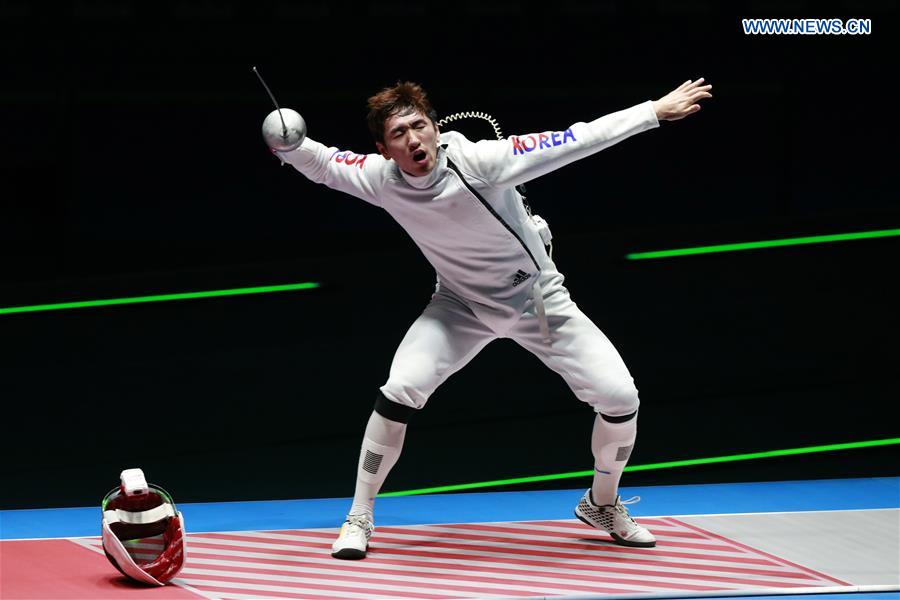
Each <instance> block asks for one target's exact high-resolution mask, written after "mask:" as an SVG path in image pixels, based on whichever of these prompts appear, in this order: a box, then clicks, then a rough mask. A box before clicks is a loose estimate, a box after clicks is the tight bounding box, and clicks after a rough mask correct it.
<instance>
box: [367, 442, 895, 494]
mask: <svg viewBox="0 0 900 600" xmlns="http://www.w3.org/2000/svg"><path fill="white" fill-rule="evenodd" d="M894 444H900V438H888V439H883V440H869V441H866V442H848V443H845V444H828V445H826V446H807V447H806V448H788V449H785V450H770V451H768V452H751V453H749V454H732V455H729V456H713V457H710V458H693V459H688V460H674V461H669V462H660V463H651V464H646V465H634V466H629V467H625V471H626V472H629V471H651V470H654V469H671V468H675V467H688V466H693V465H709V464H714V463H725V462H735V461H741V460H754V459H758V458H772V457H775V456H792V455H795V454H811V453H814V452H831V451H834V450H853V449H856V448H871V447H873V446H891V445H894ZM593 474H594V471H593V470H591V471H573V472H571V473H556V474H554V475H535V476H532V477H516V478H514V479H498V480H496V481H480V482H477V483H461V484H457V485H442V486H438V487H430V488H422V489H418V490H406V491H402V492H387V493H384V494H378V497H379V498H389V497H392V496H393V497H397V496H418V495H421V494H436V493H439V492H456V491H460V490H474V489H478V488H486V487H496V486H501V485H515V484H517V483H534V482H539V481H553V480H558V479H575V478H578V477H591V476H592V475H593Z"/></svg>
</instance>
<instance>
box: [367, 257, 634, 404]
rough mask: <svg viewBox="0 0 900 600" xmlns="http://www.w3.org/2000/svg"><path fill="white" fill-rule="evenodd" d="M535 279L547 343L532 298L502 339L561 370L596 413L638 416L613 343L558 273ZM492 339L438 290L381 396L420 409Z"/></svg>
mask: <svg viewBox="0 0 900 600" xmlns="http://www.w3.org/2000/svg"><path fill="white" fill-rule="evenodd" d="M540 277H541V279H540V284H541V289H542V291H543V294H542V296H543V301H544V310H545V312H546V319H547V325H548V327H549V330H550V338H551V342H550V343H549V344H548V343H546V342H545V341H544V339H543V335H542V334H541V328H540V323H539V319H538V315H537V309H536V307H535V303H534V301H533V300H531V301H529V303H528V305H527V306H526V307H525V311H524V312H523V314H522V317H521V318H520V319H519V321H517V322H516V324H515V325H513V327H512V328H511V329H510V330H509V331H508V332H507V334H506V336H505V337H508V338H511V339H513V340H515V341H516V342H517V343H518V344H519V345H520V346H522V347H523V348H525V349H526V350H528V351H529V352H531V353H532V354H534V355H535V356H537V357H538V358H539V359H540V360H541V361H542V362H543V363H544V364H545V365H547V366H548V367H550V368H551V369H553V370H554V371H555V372H556V373H558V374H559V375H560V376H561V377H562V378H563V379H564V380H565V382H566V383H567V384H568V385H569V388H570V389H571V390H572V392H573V393H574V394H575V396H576V397H577V398H578V399H579V400H581V401H583V402H587V403H588V404H590V405H591V406H592V407H593V409H594V411H595V412H598V413H603V414H605V415H609V416H622V415H627V414H630V413H633V412H634V411H636V410H637V409H638V403H639V401H638V392H637V389H636V388H635V386H634V379H633V378H632V377H631V374H630V373H629V372H628V368H627V367H626V366H625V363H624V361H623V360H622V358H621V357H620V356H619V353H618V352H617V351H616V349H615V348H614V347H613V345H612V343H611V342H610V341H609V340H608V339H607V337H606V336H605V335H603V332H602V331H600V329H599V328H598V327H597V326H596V325H594V323H593V322H592V321H591V320H590V319H589V318H588V317H587V316H586V315H585V314H584V313H583V312H581V310H580V309H579V308H578V307H577V306H576V305H575V303H574V302H573V301H572V299H571V298H570V297H569V291H568V290H567V289H566V288H565V287H564V286H563V284H562V283H563V276H562V275H561V274H560V273H558V272H556V271H550V272H547V273H542V274H541V275H540ZM497 337H498V335H497V334H496V333H495V332H494V331H493V330H491V329H490V328H489V327H488V326H487V325H485V324H484V323H482V322H481V321H479V320H478V318H477V317H476V316H475V315H474V313H473V312H472V311H471V310H470V309H469V308H468V306H466V304H465V302H464V301H462V300H461V299H459V298H458V297H456V296H455V295H454V294H452V293H451V292H448V291H446V290H444V289H442V290H440V291H439V292H437V293H436V294H435V295H434V296H433V297H432V299H431V302H429V304H428V306H427V307H426V308H425V310H424V311H423V312H422V315H421V316H420V317H419V318H418V319H416V321H415V322H414V323H413V324H412V326H411V327H410V328H409V331H407V333H406V336H404V338H403V341H402V342H400V346H399V347H398V348H397V352H396V354H395V355H394V360H393V363H392V364H391V370H390V375H389V377H388V381H387V383H385V384H384V385H383V386H382V387H381V391H382V393H383V394H384V395H385V397H386V398H387V399H388V400H392V401H394V402H397V403H399V404H402V405H404V406H408V407H411V408H415V409H420V408H422V407H423V406H425V403H426V402H427V401H428V398H429V396H431V394H432V393H433V392H434V390H436V389H437V387H438V386H439V385H440V384H441V383H443V381H444V380H445V379H447V378H448V377H450V375H452V374H453V373H455V372H456V371H458V370H459V369H461V368H462V367H464V366H465V365H466V364H467V363H468V362H469V361H470V360H472V359H473V358H474V357H475V355H476V354H478V352H480V351H481V349H482V348H484V347H485V346H486V345H487V344H488V343H490V342H491V341H493V340H494V339H496V338H497Z"/></svg>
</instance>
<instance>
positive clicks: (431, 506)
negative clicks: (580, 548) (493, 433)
mask: <svg viewBox="0 0 900 600" xmlns="http://www.w3.org/2000/svg"><path fill="white" fill-rule="evenodd" d="M620 492H621V494H622V497H623V498H628V497H630V496H633V495H638V496H641V502H640V503H639V504H636V505H632V506H631V507H629V510H630V511H631V513H632V514H633V515H636V516H655V515H696V514H734V513H760V512H794V511H814V510H854V509H877V508H898V507H900V477H874V478H859V479H825V480H812V481H809V480H803V481H777V482H755V483H718V484H702V485H678V486H646V487H630V488H629V487H623V488H622V489H621V490H620ZM173 493H174V494H175V500H176V502H177V500H178V496H177V490H175V491H174V492H173ZM583 493H584V490H583V489H575V490H548V491H530V492H482V493H468V494H437V495H431V496H407V497H400V498H379V499H378V501H377V513H376V516H377V523H378V524H380V525H413V524H428V523H454V522H476V521H533V520H542V519H570V518H573V516H572V510H573V509H574V507H575V504H576V503H577V502H578V499H579V498H580V497H581V495H582V494H583ZM349 506H350V499H348V498H321V499H308V500H271V501H255V502H215V503H184V504H178V508H179V509H180V510H181V511H182V512H183V513H184V518H185V524H186V526H187V530H188V532H195V533H200V532H208V531H245V530H271V529H300V528H324V527H337V526H339V525H340V523H341V522H342V521H343V519H344V515H345V513H346V511H347V509H348V507H349ZM99 534H100V508H99V506H95V507H85V508H52V509H26V510H3V511H0V540H10V539H35V538H57V537H83V536H94V535H99ZM892 597H894V598H898V597H900V596H892Z"/></svg>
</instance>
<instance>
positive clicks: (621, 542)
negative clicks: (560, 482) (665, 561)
mask: <svg viewBox="0 0 900 600" xmlns="http://www.w3.org/2000/svg"><path fill="white" fill-rule="evenodd" d="M575 517H576V518H577V519H578V520H579V521H581V522H582V523H584V524H585V525H587V526H588V527H590V528H591V529H596V530H597V531H606V530H605V529H600V528H599V527H594V526H593V525H592V524H591V522H590V521H588V520H587V519H585V518H584V517H582V516H581V515H579V514H578V511H577V510H576V511H575ZM606 533H608V534H609V535H610V537H611V538H612V539H613V541H614V542H615V543H617V544H619V545H620V546H630V547H632V548H654V547H655V546H656V540H654V541H652V542H630V541H628V540H626V539H625V538H623V537H622V536H620V535H617V534H615V533H613V532H611V531H606Z"/></svg>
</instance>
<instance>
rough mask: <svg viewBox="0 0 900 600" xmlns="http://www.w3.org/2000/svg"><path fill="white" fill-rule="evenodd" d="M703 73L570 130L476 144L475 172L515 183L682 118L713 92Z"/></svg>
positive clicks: (498, 183)
mask: <svg viewBox="0 0 900 600" xmlns="http://www.w3.org/2000/svg"><path fill="white" fill-rule="evenodd" d="M702 84H703V79H702V78H701V79H698V80H697V81H694V82H692V81H686V82H685V83H683V84H681V85H680V86H679V87H678V88H676V89H674V90H672V91H671V92H669V93H668V94H666V95H665V96H663V97H662V98H660V99H659V100H655V101H649V100H648V101H647V102H644V103H642V104H638V105H636V106H633V107H631V108H627V109H625V110H620V111H618V112H614V113H611V114H608V115H605V116H603V117H600V118H599V119H596V120H594V121H591V122H590V123H575V124H573V125H572V126H571V127H569V128H568V129H566V130H565V131H545V132H542V133H533V134H528V135H518V136H516V135H514V136H510V137H509V138H508V139H505V140H499V141H481V142H478V143H477V144H475V155H474V157H473V158H474V161H472V163H471V172H473V174H474V175H476V176H478V177H480V178H481V179H483V180H484V182H485V183H486V184H488V185H491V186H494V187H510V186H514V185H518V184H520V183H525V182H527V181H530V180H532V179H535V178H537V177H540V176H541V175H544V174H546V173H549V172H551V171H554V170H556V169H558V168H560V167H562V166H565V165H567V164H569V163H572V162H574V161H576V160H579V159H581V158H585V157H587V156H590V155H592V154H595V153H597V152H599V151H601V150H603V149H604V148H608V147H610V146H612V145H614V144H617V143H619V142H621V141H622V140H625V139H627V138H629V137H631V136H633V135H635V134H637V133H640V132H642V131H646V130H648V129H653V128H655V127H659V122H660V121H677V120H679V119H683V118H684V117H686V116H687V115H689V114H693V113H695V112H697V111H698V110H699V109H700V105H699V104H698V102H699V101H700V100H702V99H704V98H710V97H712V94H711V93H710V92H709V90H710V89H711V88H712V86H711V85H702Z"/></svg>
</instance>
